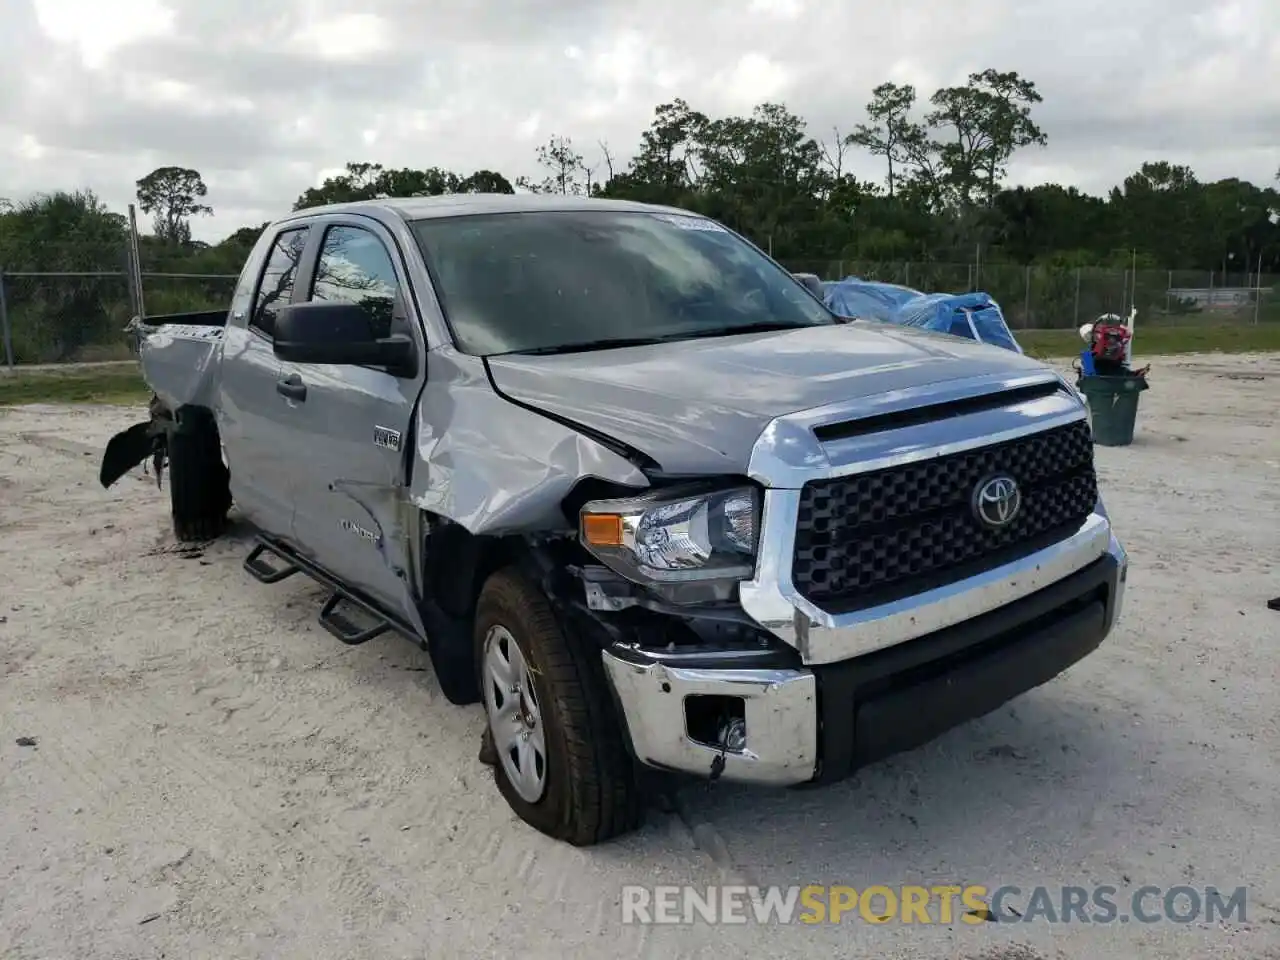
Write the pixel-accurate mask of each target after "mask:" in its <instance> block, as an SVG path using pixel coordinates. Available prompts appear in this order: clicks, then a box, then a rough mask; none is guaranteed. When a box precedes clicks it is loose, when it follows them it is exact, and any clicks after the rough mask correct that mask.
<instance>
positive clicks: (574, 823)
mask: <svg viewBox="0 0 1280 960" xmlns="http://www.w3.org/2000/svg"><path fill="white" fill-rule="evenodd" d="M475 646H476V660H477V664H478V667H479V679H480V686H481V691H482V695H483V699H484V705H485V714H486V717H487V720H488V731H487V739H491V742H492V754H491V758H492V759H493V760H494V761H496V762H494V764H493V769H494V779H495V780H496V781H497V784H498V789H499V790H500V791H501V792H502V795H503V797H504V798H505V799H506V801H507V803H508V804H510V806H511V808H512V809H513V810H514V811H515V812H516V814H517V815H518V816H519V817H520V818H521V819H522V820H524V821H525V822H526V823H528V824H529V825H530V826H532V827H533V828H534V829H536V830H539V831H540V832H542V833H545V834H547V835H548V836H551V837H554V838H556V839H558V840H564V841H567V842H568V843H572V844H574V845H576V846H588V845H591V844H594V843H599V842H601V841H603V840H608V839H609V838H611V837H614V836H617V835H619V834H622V833H626V832H627V831H629V830H632V829H634V828H635V827H636V826H638V825H639V823H640V820H641V804H640V796H639V789H638V787H637V784H636V777H635V767H634V764H633V763H632V761H631V757H630V755H629V753H628V752H627V749H626V746H625V744H624V743H623V739H622V733H621V728H620V726H619V723H618V717H617V716H616V714H615V712H614V708H613V704H612V702H611V700H610V699H609V695H608V689H607V687H606V684H607V683H608V680H607V679H606V678H605V676H604V670H603V667H602V666H601V664H600V653H599V651H598V650H592V649H590V648H589V645H588V644H586V643H585V642H584V641H582V640H581V638H577V637H574V636H572V635H566V633H565V632H564V631H562V630H561V629H560V626H559V624H558V623H557V621H556V618H555V616H554V615H553V613H552V611H551V608H550V605H549V604H548V603H547V600H546V597H544V596H543V594H542V592H541V591H540V590H539V589H538V588H537V587H536V586H535V585H534V584H533V583H532V582H531V581H530V580H529V579H528V578H527V577H525V576H524V575H523V574H522V573H520V572H519V571H518V570H516V569H513V568H509V569H506V570H502V571H499V572H498V573H495V574H493V576H491V577H490V578H489V580H488V581H487V582H486V583H485V585H484V588H483V590H482V591H481V593H480V600H479V603H478V605H477V610H476V621H475Z"/></svg>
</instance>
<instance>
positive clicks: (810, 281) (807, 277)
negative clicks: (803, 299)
mask: <svg viewBox="0 0 1280 960" xmlns="http://www.w3.org/2000/svg"><path fill="white" fill-rule="evenodd" d="M792 276H793V277H795V278H796V279H797V280H799V281H800V282H801V283H802V284H804V288H805V289H806V290H808V291H809V292H810V293H812V294H813V295H814V296H815V297H817V298H818V299H819V300H825V299H826V297H825V291H824V290H823V289H822V281H821V280H820V279H818V275H817V274H815V273H793V274H792Z"/></svg>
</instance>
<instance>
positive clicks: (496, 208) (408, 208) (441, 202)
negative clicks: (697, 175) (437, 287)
mask: <svg viewBox="0 0 1280 960" xmlns="http://www.w3.org/2000/svg"><path fill="white" fill-rule="evenodd" d="M537 210H544V211H552V210H558V211H567V210H619V211H622V210H631V211H649V212H651V213H683V214H686V215H688V214H690V213H691V212H692V211H689V210H681V209H679V208H678V207H667V206H659V205H657V204H651V203H636V202H635V201H632V200H605V199H601V198H598V197H575V196H569V195H567V194H545V193H450V194H444V195H441V196H436V197H387V198H385V199H381V200H356V201H353V202H351V203H331V204H325V205H323V206H318V207H306V208H304V209H302V210H295V211H293V212H292V213H290V214H288V215H287V216H284V217H281V218H280V220H279V221H277V222H280V223H283V222H285V221H287V220H293V219H295V218H297V217H308V216H315V215H317V214H321V213H362V214H365V215H366V216H378V215H381V216H383V217H396V218H399V219H401V220H406V221H411V220H428V219H432V218H435V217H465V216H478V215H480V214H486V213H528V212H531V211H537Z"/></svg>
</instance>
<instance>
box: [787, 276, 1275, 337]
mask: <svg viewBox="0 0 1280 960" xmlns="http://www.w3.org/2000/svg"><path fill="white" fill-rule="evenodd" d="M785 266H786V267H787V269H789V270H792V271H794V272H796V273H812V274H816V275H817V276H819V277H821V278H822V279H823V280H841V279H844V278H847V277H857V278H859V279H862V280H878V281H881V282H884V283H896V284H900V285H902V286H904V287H910V288H912V289H914V290H920V291H922V292H926V293H968V292H972V291H983V292H985V293H987V294H989V295H990V296H991V297H992V299H994V300H995V301H996V302H997V303H999V304H1000V309H1001V310H1002V312H1003V313H1004V315H1005V319H1006V320H1007V321H1008V323H1009V326H1011V327H1013V328H1015V329H1019V330H1033V329H1034V330H1053V329H1073V328H1076V327H1079V326H1080V324H1082V323H1087V322H1088V321H1091V320H1095V319H1097V317H1098V316H1099V315H1101V314H1104V313H1117V314H1120V315H1121V316H1126V315H1128V313H1129V309H1130V307H1137V309H1138V316H1139V323H1140V324H1150V323H1164V324H1169V325H1191V324H1219V323H1261V322H1280V297H1278V296H1277V295H1276V289H1277V283H1278V282H1280V276H1276V275H1272V274H1265V273H1264V274H1257V273H1247V274H1246V273H1223V272H1221V271H1208V270H1204V271H1200V270H1143V269H1138V270H1136V271H1135V270H1131V269H1129V270H1126V269H1112V268H1106V267H1058V266H1034V267H1021V266H1016V265H1009V264H998V263H902V262H896V263H895V262H879V263H876V262H864V261H854V260H795V261H787V262H786V263H785Z"/></svg>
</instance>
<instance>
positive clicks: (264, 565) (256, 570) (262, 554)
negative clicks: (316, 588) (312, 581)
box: [244, 542, 301, 583]
mask: <svg viewBox="0 0 1280 960" xmlns="http://www.w3.org/2000/svg"><path fill="white" fill-rule="evenodd" d="M269 556H270V557H275V558H276V559H278V560H280V561H282V562H283V563H284V566H280V567H277V566H274V565H273V564H270V563H268V562H267V560H266V558H267V557H269ZM244 568H245V569H246V570H248V571H249V575H250V576H252V577H253V579H255V580H258V581H259V582H261V583H279V582H280V581H281V580H284V579H286V578H288V577H292V576H293V575H294V574H295V573H297V572H298V571H299V570H300V569H301V568H300V567H298V566H297V565H296V564H293V563H291V562H289V561H288V560H286V559H285V558H284V557H282V556H280V554H278V553H276V551H275V550H273V549H271V547H270V546H268V545H267V544H265V543H261V542H260V543H258V544H257V546H255V547H254V548H253V549H252V550H250V551H249V555H248V556H247V557H245V558H244Z"/></svg>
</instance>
